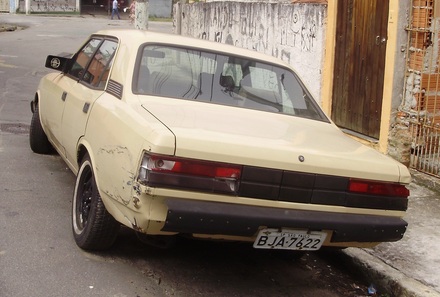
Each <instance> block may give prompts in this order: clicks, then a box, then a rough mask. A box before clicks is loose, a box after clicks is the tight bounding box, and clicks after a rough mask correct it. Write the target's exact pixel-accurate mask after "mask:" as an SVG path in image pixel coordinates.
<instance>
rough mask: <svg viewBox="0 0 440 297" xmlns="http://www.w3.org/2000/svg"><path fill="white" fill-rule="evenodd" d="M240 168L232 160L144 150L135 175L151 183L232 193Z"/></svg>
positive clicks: (235, 187)
mask: <svg viewBox="0 0 440 297" xmlns="http://www.w3.org/2000/svg"><path fill="white" fill-rule="evenodd" d="M241 170H242V169H241V166H237V165H232V164H225V163H217V162H208V161H200V160H193V159H185V158H176V157H169V156H161V155H152V154H144V157H143V159H142V164H141V167H140V170H139V178H138V179H139V181H140V182H141V183H143V184H145V185H150V186H162V187H178V188H188V189H197V190H203V191H209V192H231V193H235V192H236V191H237V190H238V184H239V180H240V175H241Z"/></svg>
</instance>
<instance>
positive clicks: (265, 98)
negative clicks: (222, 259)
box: [30, 30, 411, 251]
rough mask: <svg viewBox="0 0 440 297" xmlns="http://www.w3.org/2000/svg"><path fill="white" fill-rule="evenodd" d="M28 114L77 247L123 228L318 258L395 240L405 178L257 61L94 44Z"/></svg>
mask: <svg viewBox="0 0 440 297" xmlns="http://www.w3.org/2000/svg"><path fill="white" fill-rule="evenodd" d="M46 66H47V67H49V68H51V69H53V70H56V72H54V73H50V74H48V75H46V76H45V77H44V78H43V79H42V80H41V82H40V84H39V86H38V90H37V92H36V94H35V97H34V99H33V101H32V102H31V109H32V112H33V117H32V123H31V133H30V146H31V148H32V150H33V151H34V152H36V153H50V152H51V151H53V150H54V149H55V150H56V152H58V153H59V155H60V156H61V157H62V158H63V160H64V161H65V162H66V163H67V165H68V166H69V167H70V169H71V170H72V171H73V172H74V173H75V174H76V175H77V179H76V184H75V191H74V197H73V207H72V227H73V228H72V229H73V235H74V238H75V241H76V243H77V244H78V246H79V247H81V248H83V249H87V250H97V249H106V248H109V247H111V245H112V244H113V243H114V241H115V238H116V236H117V233H118V229H119V227H120V225H121V224H122V225H125V226H127V227H129V228H132V229H134V230H135V231H136V233H137V234H142V237H143V238H147V239H148V240H151V242H156V243H157V242H164V244H165V243H167V242H170V241H172V239H173V238H175V236H177V235H180V236H189V237H194V238H203V239H220V240H234V241H244V242H249V243H250V244H249V245H250V246H252V245H253V247H254V248H263V249H287V250H302V251H314V250H318V249H320V248H321V247H323V246H337V247H349V246H362V247H370V246H374V245H376V244H378V243H380V242H385V241H397V240H399V239H401V238H402V236H403V234H404V232H405V230H406V226H407V223H406V222H405V221H404V220H403V219H402V217H403V216H404V215H405V211H406V209H407V204H408V196H409V191H408V189H407V188H406V185H408V184H409V182H410V179H411V177H410V174H409V172H408V170H407V168H406V167H405V166H403V165H402V164H400V163H398V162H396V161H394V160H392V159H390V158H389V157H387V156H384V155H382V154H380V153H378V152H377V151H375V150H373V149H370V148H368V147H366V146H363V145H361V144H360V143H358V142H356V141H354V140H352V139H351V138H349V137H347V136H345V135H344V133H342V132H341V131H340V130H339V129H338V128H337V127H336V126H335V125H334V124H333V123H332V121H331V120H330V119H329V118H328V117H327V116H326V115H325V114H324V113H323V112H322V110H321V109H320V107H319V106H318V105H317V104H316V102H315V101H314V100H313V98H312V97H311V95H310V93H309V91H308V90H307V89H306V87H305V86H304V84H303V83H302V82H301V80H300V79H299V77H298V75H297V74H296V73H295V72H294V70H293V69H292V68H291V67H290V66H288V65H287V64H285V63H283V62H282V61H279V60H278V59H275V58H273V57H269V56H266V55H262V54H259V53H257V52H254V51H249V50H245V49H240V48H237V47H232V46H228V45H224V44H219V43H213V42H208V41H202V40H196V39H191V38H185V37H181V36H176V35H164V34H158V33H152V32H147V31H140V30H108V31H100V32H97V33H96V34H93V35H92V36H90V38H89V39H88V40H87V41H86V42H85V43H84V45H82V47H81V48H80V49H79V51H78V52H77V53H75V54H74V55H72V56H71V57H70V56H69V57H62V56H48V58H47V61H46Z"/></svg>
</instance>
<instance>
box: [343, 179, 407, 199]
mask: <svg viewBox="0 0 440 297" xmlns="http://www.w3.org/2000/svg"><path fill="white" fill-rule="evenodd" d="M348 190H349V192H354V193H360V194H370V195H378V196H392V197H404V198H406V197H408V196H409V190H408V189H407V188H406V187H405V186H404V185H401V184H397V183H385V182H377V181H366V180H358V179H350V183H349V186H348Z"/></svg>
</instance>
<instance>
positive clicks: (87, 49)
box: [61, 37, 117, 168]
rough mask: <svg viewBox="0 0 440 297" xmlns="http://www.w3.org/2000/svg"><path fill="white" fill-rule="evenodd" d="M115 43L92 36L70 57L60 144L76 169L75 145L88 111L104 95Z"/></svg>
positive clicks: (114, 41) (83, 129) (85, 122)
mask: <svg viewBox="0 0 440 297" xmlns="http://www.w3.org/2000/svg"><path fill="white" fill-rule="evenodd" d="M116 48H117V41H116V40H110V39H105V38H101V37H94V38H91V39H90V40H89V42H87V43H86V44H85V46H84V47H83V48H82V49H81V50H80V51H79V52H78V53H77V54H76V55H75V56H74V57H73V63H72V66H71V68H70V69H69V70H68V71H67V74H66V76H68V77H70V78H73V79H70V80H67V81H66V86H65V105H64V113H63V117H62V122H61V133H62V137H61V139H62V140H61V142H62V145H63V147H64V149H65V157H66V159H67V162H68V163H69V164H70V165H71V166H72V167H73V168H76V166H77V165H76V164H77V162H76V156H77V154H76V146H77V143H78V140H79V139H80V138H81V136H83V135H84V131H85V127H86V124H87V119H88V116H89V111H90V110H91V108H92V106H93V103H94V102H95V100H96V99H97V98H99V96H101V94H103V92H104V88H105V85H106V83H107V78H108V75H109V71H110V68H111V65H112V61H113V56H114V54H115V51H116Z"/></svg>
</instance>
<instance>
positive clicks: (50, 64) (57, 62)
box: [44, 55, 72, 73]
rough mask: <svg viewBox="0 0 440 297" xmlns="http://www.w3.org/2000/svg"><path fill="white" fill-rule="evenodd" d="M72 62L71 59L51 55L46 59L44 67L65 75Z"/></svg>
mask: <svg viewBox="0 0 440 297" xmlns="http://www.w3.org/2000/svg"><path fill="white" fill-rule="evenodd" d="M71 61H72V60H71V59H70V58H66V57H60V56H52V55H49V56H47V58H46V64H45V65H44V66H45V67H47V68H50V69H53V70H59V71H61V72H64V73H65V72H66V71H67V69H68V66H69V65H70V62H71Z"/></svg>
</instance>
